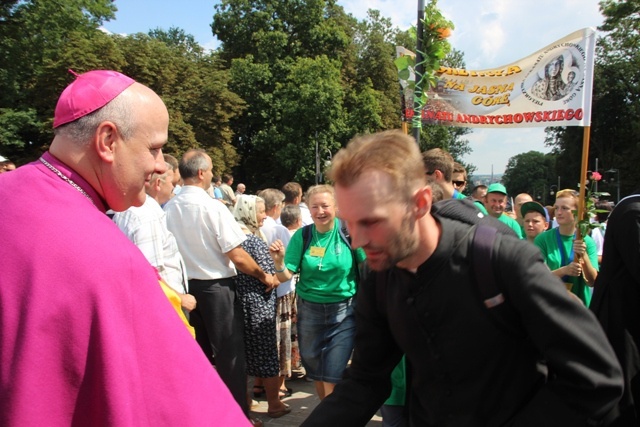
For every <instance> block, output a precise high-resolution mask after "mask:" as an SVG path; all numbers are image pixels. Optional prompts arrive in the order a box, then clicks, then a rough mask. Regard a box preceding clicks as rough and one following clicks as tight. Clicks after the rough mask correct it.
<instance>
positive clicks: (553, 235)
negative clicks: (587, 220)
mask: <svg viewBox="0 0 640 427" xmlns="http://www.w3.org/2000/svg"><path fill="white" fill-rule="evenodd" d="M554 208H555V215H556V221H557V222H558V227H556V228H553V229H551V230H548V231H545V232H544V233H542V234H539V235H538V237H536V239H535V240H534V244H535V245H536V246H538V247H539V248H540V251H541V252H542V257H543V258H544V260H545V263H546V264H547V266H548V267H549V268H550V269H551V272H552V273H553V274H555V275H556V276H558V277H560V278H561V279H562V281H563V282H564V283H565V286H566V287H567V289H568V290H570V291H571V292H572V293H574V294H575V295H576V296H577V297H578V298H580V300H581V301H582V302H583V303H584V304H585V305H586V306H587V307H588V306H589V303H590V302H591V289H589V287H592V286H593V284H594V282H595V281H596V277H597V276H598V253H597V249H596V244H595V242H594V241H593V239H592V238H591V237H590V236H583V239H582V240H578V239H576V225H577V220H576V217H575V215H574V211H575V210H577V209H578V193H577V192H576V191H574V190H562V191H558V193H557V195H556V202H555V204H554Z"/></svg>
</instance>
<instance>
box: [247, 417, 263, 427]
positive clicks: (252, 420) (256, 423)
mask: <svg viewBox="0 0 640 427" xmlns="http://www.w3.org/2000/svg"><path fill="white" fill-rule="evenodd" d="M249 422H250V423H251V425H252V426H253V427H262V426H263V422H262V420H260V419H258V418H249Z"/></svg>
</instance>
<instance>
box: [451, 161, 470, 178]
mask: <svg viewBox="0 0 640 427" xmlns="http://www.w3.org/2000/svg"><path fill="white" fill-rule="evenodd" d="M453 173H461V174H462V177H463V178H464V180H465V181H466V180H467V170H466V169H465V167H464V166H463V165H462V164H461V163H458V162H453Z"/></svg>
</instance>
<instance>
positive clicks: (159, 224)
mask: <svg viewBox="0 0 640 427" xmlns="http://www.w3.org/2000/svg"><path fill="white" fill-rule="evenodd" d="M166 166H167V171H166V172H165V173H163V174H158V173H154V174H153V175H151V179H150V181H149V183H147V184H146V188H145V191H146V193H147V198H146V200H145V202H144V204H143V205H142V206H140V207H135V206H132V207H130V208H129V209H127V210H126V211H124V212H116V214H115V215H114V216H113V221H114V222H115V223H116V225H117V226H118V228H120V230H122V232H123V233H124V234H125V235H126V236H127V237H128V238H129V240H131V241H132V242H133V243H134V244H135V245H136V246H137V247H138V248H139V249H140V251H141V252H142V254H143V255H144V256H145V258H147V260H149V263H150V264H151V265H153V266H154V267H155V268H156V270H158V274H160V277H162V280H164V281H165V283H166V284H167V285H169V287H170V288H171V289H173V290H174V291H175V292H176V293H177V294H178V296H179V297H180V305H181V306H182V308H183V310H184V311H186V312H189V311H191V310H193V309H194V308H195V306H196V299H195V298H194V297H193V295H189V294H188V293H187V292H188V290H189V288H188V284H187V272H186V269H185V267H184V261H183V260H182V256H181V255H180V252H179V251H178V244H177V243H176V239H175V237H173V234H171V232H170V231H169V230H168V229H167V221H166V217H165V213H164V211H163V210H162V208H161V207H160V205H161V204H164V203H166V202H167V201H168V200H169V199H170V198H171V192H172V190H173V168H172V166H171V164H169V163H166Z"/></svg>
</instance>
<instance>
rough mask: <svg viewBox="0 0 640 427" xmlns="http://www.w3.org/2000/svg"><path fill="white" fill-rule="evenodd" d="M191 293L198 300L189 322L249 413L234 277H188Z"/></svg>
mask: <svg viewBox="0 0 640 427" xmlns="http://www.w3.org/2000/svg"><path fill="white" fill-rule="evenodd" d="M189 293H190V294H191V295H193V296H194V297H195V299H196V301H197V303H198V304H197V306H196V308H195V310H193V311H192V312H191V316H190V319H189V323H191V326H193V328H194V329H195V331H196V340H197V341H198V344H200V347H201V348H202V351H204V354H205V355H206V356H207V357H208V358H209V360H210V361H211V363H212V364H214V365H215V367H216V370H217V371H218V375H220V378H221V379H222V381H224V383H225V384H226V386H227V387H228V388H229V391H231V394H232V395H233V397H234V399H235V400H236V402H238V405H240V407H241V408H242V410H243V411H244V412H245V413H246V414H249V406H248V404H247V374H246V361H245V350H244V321H243V317H244V314H243V311H242V306H241V305H240V300H239V299H238V298H237V296H236V285H235V281H234V280H233V279H232V278H226V279H216V280H195V279H193V280H189Z"/></svg>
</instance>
